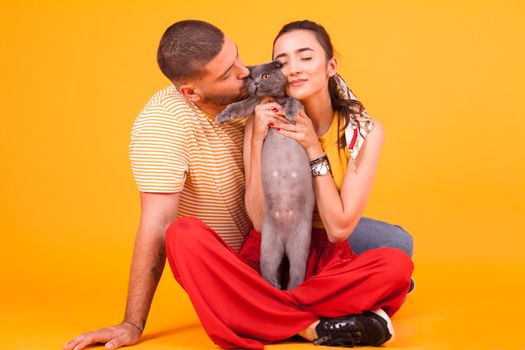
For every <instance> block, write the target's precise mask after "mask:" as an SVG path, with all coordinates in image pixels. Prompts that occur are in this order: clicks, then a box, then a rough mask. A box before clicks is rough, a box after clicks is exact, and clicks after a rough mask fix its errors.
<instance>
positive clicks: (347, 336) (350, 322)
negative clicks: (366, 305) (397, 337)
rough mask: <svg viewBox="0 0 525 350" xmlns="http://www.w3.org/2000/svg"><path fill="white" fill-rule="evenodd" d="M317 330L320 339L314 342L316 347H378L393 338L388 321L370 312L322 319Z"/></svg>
mask: <svg viewBox="0 0 525 350" xmlns="http://www.w3.org/2000/svg"><path fill="white" fill-rule="evenodd" d="M315 330H316V332H317V335H318V338H316V339H314V340H313V343H314V345H328V346H346V347H354V346H356V345H370V346H377V345H381V344H383V343H385V342H386V341H388V340H389V339H390V338H391V337H392V334H391V333H390V331H389V328H388V324H387V321H386V320H385V319H384V318H383V317H381V316H379V315H377V314H375V313H373V312H370V311H365V312H364V313H362V314H358V315H349V316H345V317H338V318H323V317H321V319H320V322H319V324H318V325H317V326H316V327H315Z"/></svg>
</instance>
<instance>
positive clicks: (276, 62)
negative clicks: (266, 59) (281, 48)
mask: <svg viewBox="0 0 525 350" xmlns="http://www.w3.org/2000/svg"><path fill="white" fill-rule="evenodd" d="M272 66H273V67H274V68H281V62H279V61H273V62H272Z"/></svg>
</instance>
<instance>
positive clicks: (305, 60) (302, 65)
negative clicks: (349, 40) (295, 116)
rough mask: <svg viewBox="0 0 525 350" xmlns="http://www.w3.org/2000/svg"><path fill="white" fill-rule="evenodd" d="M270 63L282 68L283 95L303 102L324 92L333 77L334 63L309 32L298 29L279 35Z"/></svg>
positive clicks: (335, 65) (335, 62)
mask: <svg viewBox="0 0 525 350" xmlns="http://www.w3.org/2000/svg"><path fill="white" fill-rule="evenodd" d="M273 52H274V54H273V59H274V60H277V61H279V62H280V63H281V64H282V68H281V70H282V72H283V73H284V75H285V76H286V78H287V80H288V84H287V86H286V94H287V95H288V96H291V97H294V98H296V99H298V100H305V99H307V98H309V97H311V96H314V95H316V94H319V93H323V92H326V93H327V92H328V79H329V78H330V76H331V75H333V74H335V70H336V68H337V61H336V59H335V58H331V59H330V60H327V59H326V53H325V51H324V49H323V47H322V46H321V44H320V43H319V41H318V40H317V38H316V36H315V34H314V33H313V32H312V31H310V30H303V29H298V30H294V31H291V32H288V33H285V34H283V35H281V36H280V37H279V38H278V39H277V41H276V42H275V45H274V48H273Z"/></svg>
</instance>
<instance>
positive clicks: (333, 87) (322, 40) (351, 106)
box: [272, 20, 364, 148]
mask: <svg viewBox="0 0 525 350" xmlns="http://www.w3.org/2000/svg"><path fill="white" fill-rule="evenodd" d="M300 29H303V30H309V31H311V32H313V33H314V34H315V37H316V38H317V41H319V44H321V46H322V47H323V49H324V52H325V54H326V59H327V60H329V59H331V58H332V57H334V48H333V46H332V41H331V40H330V36H329V35H328V33H327V32H326V30H325V29H324V27H323V26H322V25H320V24H317V23H315V22H312V21H309V20H303V21H296V22H290V23H288V24H285V25H284V26H283V27H282V28H281V30H280V31H279V33H278V34H277V36H276V37H275V39H274V41H273V46H275V42H276V41H277V39H279V37H280V36H281V35H283V34H285V33H289V32H293V31H294V30H300ZM272 57H273V52H272ZM328 91H329V93H330V100H331V102H332V108H333V109H334V111H336V112H338V114H339V115H340V116H341V117H342V118H343V120H344V124H343V128H342V129H341V130H343V129H344V128H346V126H347V125H348V123H350V118H351V115H352V114H354V113H359V112H360V111H362V110H364V106H363V105H362V104H361V102H360V101H359V100H351V99H348V100H345V99H343V98H341V97H340V96H339V94H338V92H337V82H336V80H335V77H330V79H329V80H328ZM340 121H341V119H339V120H338V125H340ZM337 144H338V146H339V147H340V148H344V147H345V146H346V140H345V138H344V136H343V137H338V139H337Z"/></svg>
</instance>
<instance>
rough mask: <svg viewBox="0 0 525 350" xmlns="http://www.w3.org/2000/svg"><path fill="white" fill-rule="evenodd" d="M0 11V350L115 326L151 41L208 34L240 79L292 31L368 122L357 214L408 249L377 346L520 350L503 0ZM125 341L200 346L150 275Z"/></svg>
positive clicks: (520, 160) (524, 114)
mask: <svg viewBox="0 0 525 350" xmlns="http://www.w3.org/2000/svg"><path fill="white" fill-rule="evenodd" d="M0 16H1V17H2V18H1V20H0V33H1V34H0V35H1V36H2V38H0V39H1V45H2V55H1V57H0V60H1V69H2V85H1V89H2V91H1V94H0V96H1V98H2V109H3V111H2V114H1V118H2V123H1V128H0V148H1V150H2V171H1V172H0V195H1V197H2V201H1V207H0V215H1V220H2V221H1V222H2V228H1V234H2V237H1V238H2V242H3V244H2V247H3V249H2V251H3V252H2V254H0V269H1V276H2V288H1V290H0V310H1V311H0V322H1V324H0V329H2V333H3V335H2V336H1V337H0V348H2V349H4V348H5V349H57V348H61V347H62V344H64V343H65V342H66V341H68V340H70V339H71V338H73V337H75V336H77V335H78V334H80V333H82V332H86V331H88V330H95V329H98V328H101V327H104V326H109V325H112V324H116V323H118V322H120V321H121V320H122V317H123V314H124V307H125V302H126V291H127V282H128V274H129V265H130V262H131V253H132V247H133V241H134V236H135V233H136V230H137V227H138V219H139V209H140V208H139V198H138V192H137V189H136V187H135V184H134V181H133V177H132V173H131V168H130V165H129V161H128V153H127V152H128V143H129V133H130V130H131V125H132V123H133V121H134V118H135V117H136V115H137V114H138V112H139V111H140V109H141V108H142V107H143V105H144V104H145V102H146V101H147V100H148V99H149V97H150V96H151V95H152V94H153V93H154V92H156V91H157V90H158V89H161V88H163V87H165V86H166V85H167V84H168V83H169V82H168V81H167V80H166V79H165V78H164V77H163V76H162V74H161V73H160V71H159V70H158V68H157V66H156V61H155V54H156V48H157V44H158V41H159V39H160V36H161V35H162V33H163V32H164V30H165V29H166V28H167V27H168V26H169V25H170V24H172V23H173V22H175V21H178V20H182V19H188V18H198V19H203V20H207V21H210V22H212V23H214V24H215V25H217V26H219V27H220V28H221V29H223V30H224V32H225V33H226V35H228V36H229V37H230V38H232V39H233V40H235V42H236V43H237V44H238V46H239V49H240V54H241V57H242V58H243V60H244V63H245V64H256V63H261V62H265V61H267V60H269V59H270V55H271V44H272V41H273V38H274V36H275V35H276V33H277V31H278V29H279V28H280V27H281V26H282V25H283V24H285V23H287V22H289V21H292V20H297V19H304V18H308V19H311V20H314V21H317V22H319V23H321V24H323V25H324V26H325V27H326V29H327V30H328V32H329V33H330V34H331V36H332V40H333V42H334V45H335V48H336V50H337V51H338V53H339V58H340V62H341V69H340V73H341V74H342V75H343V76H344V77H345V79H346V80H347V82H348V83H349V84H350V86H351V88H352V90H353V91H354V92H355V93H356V94H357V96H358V97H359V98H360V99H361V101H362V102H363V104H364V105H365V107H366V108H367V111H368V112H369V113H370V114H371V115H372V116H374V117H375V118H377V119H379V120H381V122H382V123H383V125H384V127H385V132H386V139H385V145H384V148H383V154H382V157H381V162H380V165H379V168H378V174H377V177H376V181H375V184H374V190H373V192H372V196H371V198H370V200H369V203H368V205H367V208H366V211H365V216H368V217H372V218H376V219H380V220H384V221H388V222H391V223H395V224H399V225H401V226H403V227H404V228H405V229H406V230H407V231H408V232H410V233H411V234H412V235H413V237H414V240H415V256H414V261H415V265H416V270H415V275H414V277H415V279H416V283H417V286H416V289H415V291H414V292H413V293H412V294H410V295H409V296H408V299H407V302H406V304H405V305H404V307H403V308H402V309H401V311H400V312H399V313H398V314H396V316H394V318H393V321H394V326H395V327H396V330H397V335H398V339H397V341H396V342H395V343H394V344H392V346H391V347H390V348H400V349H525V344H523V341H521V340H520V338H521V334H522V332H523V331H522V324H523V323H524V321H523V320H524V318H523V315H524V314H525V307H524V304H525V303H524V302H523V299H522V296H523V295H524V293H525V279H524V273H525V269H524V267H525V256H524V254H523V252H524V249H523V248H524V242H525V238H524V234H525V230H524V221H525V220H524V217H523V216H524V215H523V214H524V213H525V205H524V199H525V198H524V197H525V196H524V192H525V186H524V181H523V179H524V178H525V161H524V160H525V147H524V138H525V137H524V132H525V103H524V101H525V99H524V98H525V90H524V81H525V45H524V43H525V6H524V5H523V3H522V2H521V1H428V2H422V1H370V0H369V1H326V2H319V1H310V0H302V1H286V2H283V1H273V0H272V1H264V2H258V3H245V2H240V1H222V2H214V1H200V2H188V1H179V0H177V1H142V2H140V1H90V2H89V3H88V2H85V3H81V2H74V1H64V2H58V1H56V2H54V1H40V2H36V1H28V2H25V3H24V4H15V3H9V4H5V5H3V10H2V14H1V15H0ZM142 339H143V340H142V341H141V343H139V344H138V345H137V349H163V348H166V349H174V348H213V347H214V345H213V344H212V342H211V341H210V340H209V339H208V338H207V337H206V334H205V332H204V330H203V329H202V328H201V327H200V326H199V320H198V318H197V316H196V314H195V312H194V310H193V307H192V305H191V303H190V302H189V299H188V297H187V296H186V294H185V293H184V291H183V290H182V288H180V286H179V285H178V284H177V282H176V281H175V280H174V279H173V276H172V274H171V270H170V269H169V265H168V264H167V263H166V271H165V272H164V278H163V279H162V280H161V282H160V284H159V287H158V289H157V294H156V297H155V299H154V302H153V305H152V309H151V311H150V314H149V318H148V322H147V327H146V330H145V333H144V335H143V338H142ZM309 346H312V345H311V344H307V343H304V344H298V345H289V344H287V345H283V344H281V345H274V346H273V347H275V348H283V349H285V348H286V349H288V348H291V347H293V348H303V347H309ZM100 348H102V347H100Z"/></svg>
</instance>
